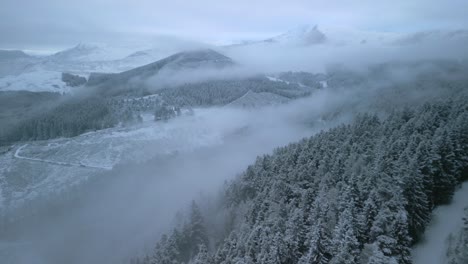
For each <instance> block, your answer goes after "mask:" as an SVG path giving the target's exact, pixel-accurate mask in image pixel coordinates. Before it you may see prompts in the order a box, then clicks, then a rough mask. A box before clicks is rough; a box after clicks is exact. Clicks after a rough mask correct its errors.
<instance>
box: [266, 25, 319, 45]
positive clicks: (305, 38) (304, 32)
mask: <svg viewBox="0 0 468 264" xmlns="http://www.w3.org/2000/svg"><path fill="white" fill-rule="evenodd" d="M326 39H327V37H326V36H325V34H324V33H323V32H322V31H320V30H319V28H318V26H317V25H314V26H311V25H303V26H299V27H297V28H295V29H292V30H289V31H288V32H286V33H284V34H281V35H279V36H276V37H273V38H271V39H268V40H266V41H269V42H279V43H291V44H298V45H315V44H320V43H324V42H325V41H326Z"/></svg>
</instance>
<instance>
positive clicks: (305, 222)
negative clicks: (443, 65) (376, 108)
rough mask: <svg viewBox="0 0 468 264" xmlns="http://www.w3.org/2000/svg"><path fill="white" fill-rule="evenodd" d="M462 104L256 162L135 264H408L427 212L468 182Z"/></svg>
mask: <svg viewBox="0 0 468 264" xmlns="http://www.w3.org/2000/svg"><path fill="white" fill-rule="evenodd" d="M467 102H468V97H467V94H466V92H465V91H463V90H462V91H461V92H460V91H458V92H457V93H455V94H452V95H449V96H445V97H443V98H438V99H435V100H432V101H431V102H427V103H424V104H422V105H419V106H406V107H403V108H401V109H399V110H396V111H393V112H391V113H390V114H389V115H388V117H386V118H380V117H377V116H376V115H374V114H365V113H364V114H360V115H358V116H357V117H356V118H355V119H354V121H353V122H351V124H348V125H341V126H338V127H336V128H333V129H331V130H329V131H324V132H321V133H319V134H317V135H315V136H312V137H310V138H305V139H303V140H301V141H299V142H297V143H292V144H290V145H288V146H285V147H282V148H279V149H276V150H275V151H274V153H273V154H271V155H264V156H260V157H258V158H257V160H256V162H255V163H254V164H252V165H251V166H249V167H248V168H247V169H246V170H245V171H244V172H243V173H242V174H241V175H239V176H238V177H237V178H236V179H234V180H232V181H230V182H228V183H226V185H225V189H224V190H223V191H222V193H221V194H220V195H219V196H218V197H217V198H216V199H215V201H213V200H211V201H208V200H209V199H208V200H202V201H199V202H195V201H194V202H193V203H192V205H191V207H190V210H189V212H188V215H187V217H186V218H185V220H183V221H182V220H180V222H181V223H180V224H178V225H177V226H176V227H175V228H174V229H173V230H172V231H171V232H169V233H168V234H167V235H163V236H162V238H161V240H160V241H159V242H158V243H157V245H156V247H155V249H154V250H153V252H151V253H149V254H148V255H147V256H146V257H144V258H138V259H135V260H133V263H145V264H146V263H161V264H166V263H225V264H227V263H245V264H250V263H314V264H319V263H320V264H325V263H330V264H332V263H333V264H335V263H362V264H364V263H368V264H370V263H372V264H389V263H395V264H396V263H405V264H409V263H412V259H411V247H412V246H413V245H414V244H415V243H417V242H418V241H419V240H420V237H421V235H422V234H423V232H424V230H425V228H426V226H427V225H428V223H429V221H430V218H431V212H432V210H433V209H434V207H435V206H437V205H441V204H446V203H449V202H450V201H451V198H452V195H453V193H454V191H455V188H456V187H457V186H458V185H459V184H460V183H461V182H463V181H465V180H467V179H468V134H467V133H466V131H468V122H467V121H468V104H467ZM463 239H465V236H464V235H463V234H460V235H458V236H457V237H456V238H454V240H463ZM462 243H463V242H462ZM457 245H458V246H453V250H459V249H458V248H459V247H460V246H459V245H460V244H457ZM461 245H463V244H461ZM461 252H463V251H461ZM463 256H464V255H463V254H462V255H460V259H461V258H462V257H463ZM450 263H463V262H450Z"/></svg>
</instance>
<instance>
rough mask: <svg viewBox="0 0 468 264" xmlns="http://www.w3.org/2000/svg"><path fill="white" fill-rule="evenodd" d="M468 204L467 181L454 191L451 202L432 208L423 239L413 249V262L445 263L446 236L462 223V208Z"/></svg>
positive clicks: (422, 263)
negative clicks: (429, 221) (431, 214)
mask: <svg viewBox="0 0 468 264" xmlns="http://www.w3.org/2000/svg"><path fill="white" fill-rule="evenodd" d="M467 206H468V182H465V183H464V184H463V185H462V187H461V188H460V189H458V190H457V191H456V192H455V195H454V197H453V200H452V203H450V204H449V205H444V206H439V207H437V208H436V209H435V210H434V213H433V216H432V220H431V223H430V225H429V227H428V228H427V230H426V232H425V233H424V237H423V241H422V242H421V243H419V244H417V245H416V246H415V247H414V249H413V263H414V264H445V259H446V256H445V254H446V252H447V248H448V243H447V238H448V237H449V235H450V234H451V233H455V232H458V231H459V230H460V228H461V227H462V224H463V220H462V217H463V213H464V208H465V207H467Z"/></svg>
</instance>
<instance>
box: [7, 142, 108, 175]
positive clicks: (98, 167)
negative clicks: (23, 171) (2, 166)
mask: <svg viewBox="0 0 468 264" xmlns="http://www.w3.org/2000/svg"><path fill="white" fill-rule="evenodd" d="M27 146H28V144H24V145H23V146H21V147H19V148H17V149H16V151H15V154H14V157H15V158H17V159H22V160H29V161H35V162H42V163H48V164H54V165H60V166H67V167H80V168H91V169H100V170H111V169H112V167H107V166H92V165H86V164H83V163H69V162H61V161H55V160H45V159H38V158H30V157H25V156H21V155H20V152H21V150H22V149H24V148H25V147H27Z"/></svg>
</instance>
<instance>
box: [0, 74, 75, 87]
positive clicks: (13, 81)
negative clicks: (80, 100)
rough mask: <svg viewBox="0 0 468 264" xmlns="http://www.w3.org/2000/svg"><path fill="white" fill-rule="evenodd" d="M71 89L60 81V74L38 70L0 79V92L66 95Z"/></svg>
mask: <svg viewBox="0 0 468 264" xmlns="http://www.w3.org/2000/svg"><path fill="white" fill-rule="evenodd" d="M70 88H71V87H69V86H67V85H66V84H65V83H64V82H63V81H62V73H61V72H57V71H47V70H38V71H30V72H25V73H22V74H19V75H7V76H5V77H3V78H0V91H21V90H22V91H31V92H58V93H68V92H70V91H71V89H70Z"/></svg>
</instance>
